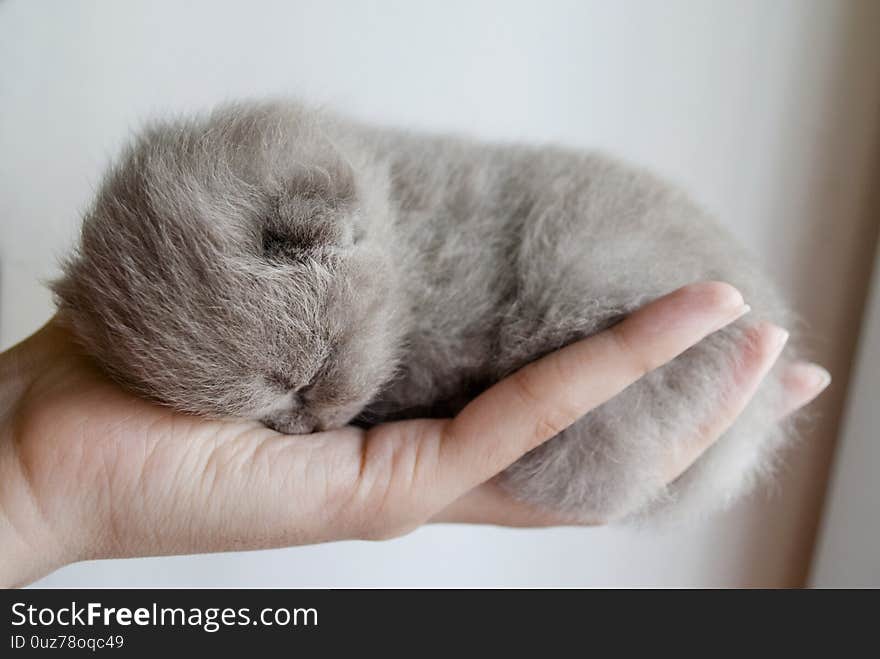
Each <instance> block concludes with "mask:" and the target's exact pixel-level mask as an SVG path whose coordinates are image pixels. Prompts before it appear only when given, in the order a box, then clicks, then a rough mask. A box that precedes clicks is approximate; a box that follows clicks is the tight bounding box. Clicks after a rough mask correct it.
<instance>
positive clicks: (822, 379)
mask: <svg viewBox="0 0 880 659" xmlns="http://www.w3.org/2000/svg"><path fill="white" fill-rule="evenodd" d="M807 372H808V373H809V375H808V376H807V377H808V378H809V380H810V384H811V385H812V386H813V388H814V389H815V390H816V391H817V392H819V391H823V390H824V389H825V388H826V387H827V386H828V385H829V384H831V373H829V372H828V371H827V370H826V369H824V368H822V367H821V366H819V365H818V364H808V365H807Z"/></svg>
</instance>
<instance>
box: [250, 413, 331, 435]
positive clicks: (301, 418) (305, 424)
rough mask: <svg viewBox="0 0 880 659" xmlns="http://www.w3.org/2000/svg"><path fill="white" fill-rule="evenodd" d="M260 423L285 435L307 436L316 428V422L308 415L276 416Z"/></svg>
mask: <svg viewBox="0 0 880 659" xmlns="http://www.w3.org/2000/svg"><path fill="white" fill-rule="evenodd" d="M261 421H262V423H263V425H264V426H266V427H267V428H271V429H272V430H274V431H276V432H281V433H284V434H285V435H308V434H309V433H313V432H315V430H316V429H317V428H318V420H317V419H316V418H315V417H313V416H312V415H310V414H297V415H293V414H276V415H273V416H271V417H267V418H265V419H262V420H261Z"/></svg>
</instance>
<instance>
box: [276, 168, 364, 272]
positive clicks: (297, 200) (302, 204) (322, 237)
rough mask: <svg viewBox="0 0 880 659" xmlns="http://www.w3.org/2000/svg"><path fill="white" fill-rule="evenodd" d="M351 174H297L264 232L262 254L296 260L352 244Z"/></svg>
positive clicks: (341, 171) (347, 171) (320, 171)
mask: <svg viewBox="0 0 880 659" xmlns="http://www.w3.org/2000/svg"><path fill="white" fill-rule="evenodd" d="M356 221H357V213H356V203H355V183H354V175H353V173H352V171H351V169H350V167H348V166H347V165H344V164H343V165H337V166H335V167H332V168H324V167H321V168H312V169H309V170H308V171H302V172H298V173H297V174H296V175H295V176H293V177H291V179H290V180H289V181H287V182H286V184H285V185H284V189H283V191H282V192H281V193H280V194H279V195H278V197H277V199H276V200H275V205H274V208H273V210H272V212H270V213H269V214H268V215H267V216H266V218H265V219H264V223H263V227H262V250H263V254H264V256H266V257H267V258H269V259H272V260H279V259H280V260H296V259H301V258H303V257H304V256H307V255H308V254H310V253H314V252H315V251H316V250H319V249H321V248H328V247H330V248H346V247H350V246H351V245H352V244H353V243H354V234H355V227H354V224H355V222H356Z"/></svg>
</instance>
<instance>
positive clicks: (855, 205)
mask: <svg viewBox="0 0 880 659" xmlns="http://www.w3.org/2000/svg"><path fill="white" fill-rule="evenodd" d="M838 8H839V9H838V11H839V12H840V14H839V22H840V38H839V39H838V40H837V42H836V43H837V44H838V45H840V46H842V47H841V49H840V50H839V51H838V52H837V53H836V56H835V60H834V61H833V62H832V64H831V66H830V72H831V75H832V76H833V78H832V82H831V83H830V84H831V90H830V91H829V93H827V94H825V95H824V98H825V99H827V106H826V107H825V108H823V109H822V112H821V117H822V121H821V123H820V124H818V125H816V126H815V127H813V131H812V132H813V134H814V135H816V136H817V137H816V145H815V148H814V149H812V151H813V152H814V153H815V154H817V155H818V156H819V157H816V158H815V159H812V160H811V161H810V163H809V168H810V170H811V171H810V172H809V177H808V178H809V180H810V182H811V185H810V189H809V190H808V191H807V196H806V198H805V200H804V202H805V203H804V204H803V208H804V212H805V216H804V217H803V220H802V221H803V222H804V223H806V224H808V225H810V226H811V227H812V228H813V230H812V231H810V232H808V233H805V234H804V235H805V236H806V239H805V240H804V242H802V243H801V244H796V245H792V246H790V247H789V249H793V250H796V252H797V253H798V254H800V255H802V258H804V263H807V264H811V267H812V268H813V269H814V270H816V271H818V272H820V273H823V272H827V273H829V274H828V275H827V276H818V277H816V278H815V279H814V282H815V284H816V286H814V287H812V289H811V290H809V291H805V290H801V291H800V295H799V296H798V295H795V296H794V299H793V302H794V306H795V308H796V309H799V310H801V312H802V313H803V316H804V317H805V318H807V319H809V320H810V323H809V327H808V331H807V332H806V333H805V334H806V335H805V337H804V339H805V341H804V342H805V343H806V347H807V349H808V354H810V356H811V357H813V358H815V359H816V360H817V361H819V362H821V363H822V364H823V365H825V366H826V367H827V368H828V369H829V371H831V373H832V375H833V378H834V382H833V383H832V386H831V387H830V388H829V389H828V391H827V392H826V393H825V394H823V396H822V398H821V399H820V400H819V401H818V402H817V404H816V407H815V409H814V410H813V412H814V416H813V418H812V419H810V422H811V424H812V425H811V427H810V430H809V431H808V432H807V431H804V434H803V436H802V438H801V443H800V445H799V446H798V447H796V448H795V449H794V450H793V451H792V452H791V454H790V458H789V464H788V467H787V468H786V469H785V473H784V475H783V478H782V482H781V484H780V486H779V487H780V488H784V489H786V490H788V491H792V492H800V493H802V495H801V499H800V500H799V501H792V502H791V504H790V505H789V506H786V507H784V508H783V507H781V506H772V507H768V509H767V513H766V514H758V515H754V516H752V517H751V518H750V525H751V527H752V528H751V532H750V533H749V534H748V537H749V543H748V544H747V545H746V546H744V547H743V552H744V560H745V561H746V564H748V565H750V567H751V569H750V572H751V574H752V575H761V578H760V579H759V580H757V581H755V583H753V584H751V585H755V586H768V585H774V586H775V585H778V586H802V585H804V584H805V582H806V579H807V575H808V573H809V569H810V563H811V560H812V556H813V552H814V548H815V544H816V534H817V529H818V525H819V521H820V518H821V514H822V509H823V500H824V497H825V493H826V490H827V485H828V478H829V470H830V465H831V459H832V455H833V452H834V447H835V442H836V438H837V434H838V432H839V428H840V425H841V414H842V410H843V406H844V401H845V399H846V393H847V384H848V382H849V379H850V375H851V371H852V365H853V364H852V361H853V358H854V353H855V348H856V344H857V340H858V332H859V328H860V326H861V321H862V316H863V312H864V306H865V302H866V298H867V293H868V286H869V283H870V278H871V270H872V266H873V260H874V253H875V245H876V243H877V240H878V236H880V67H878V65H877V64H878V62H880V38H878V32H877V26H878V25H880V3H878V2H873V1H872V0H858V1H856V2H850V3H839V5H838ZM812 46H813V45H812V44H811V43H807V40H804V42H803V43H801V44H800V47H801V49H802V52H804V53H805V56H804V58H803V61H809V59H810V58H809V57H806V53H808V52H809V51H810V49H811V48H812ZM866 81H867V84H866ZM790 111H791V112H792V113H797V112H798V107H797V104H796V103H795V102H792V104H791V108H790ZM792 116H795V115H794V114H792ZM853 126H858V127H861V128H862V130H861V131H856V130H852V127H853ZM841 136H843V138H844V139H841ZM779 174H780V176H785V172H779ZM839 217H850V218H852V221H850V222H846V223H842V222H838V221H837V218H839ZM841 281H843V282H846V283H845V284H844V285H841ZM818 337H841V338H842V339H843V341H839V342H837V343H836V344H834V345H831V344H829V343H828V341H827V339H826V340H825V341H824V342H823V341H822V340H821V339H820V338H818ZM778 542H785V543H787V544H788V545H789V547H790V552H784V553H782V555H783V556H787V560H786V561H785V563H784V564H783V565H781V566H776V565H774V566H768V568H767V569H766V570H765V569H764V567H763V563H764V562H765V560H766V558H765V557H766V556H767V553H768V552H767V551H766V548H767V547H769V546H771V545H775V544H777V543H778Z"/></svg>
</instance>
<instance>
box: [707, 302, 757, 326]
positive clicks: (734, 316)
mask: <svg viewBox="0 0 880 659" xmlns="http://www.w3.org/2000/svg"><path fill="white" fill-rule="evenodd" d="M751 310H752V308H751V307H750V306H749V305H747V304H743V305H741V306H739V307H738V308H736V309H734V310H733V312H731V313H730V314H729V315H728V316H726V317H725V318H724V320H722V321H721V322H720V323H719V324H718V325H717V326H716V327H715V329H714V330H713V331H714V332H717V331H718V330H720V329H721V328H722V327H727V326H728V325H730V324H731V323H732V322H734V321H735V320H738V319H739V318H742V317H743V316H745V315H746V314H747V313H748V312H749V311H751Z"/></svg>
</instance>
